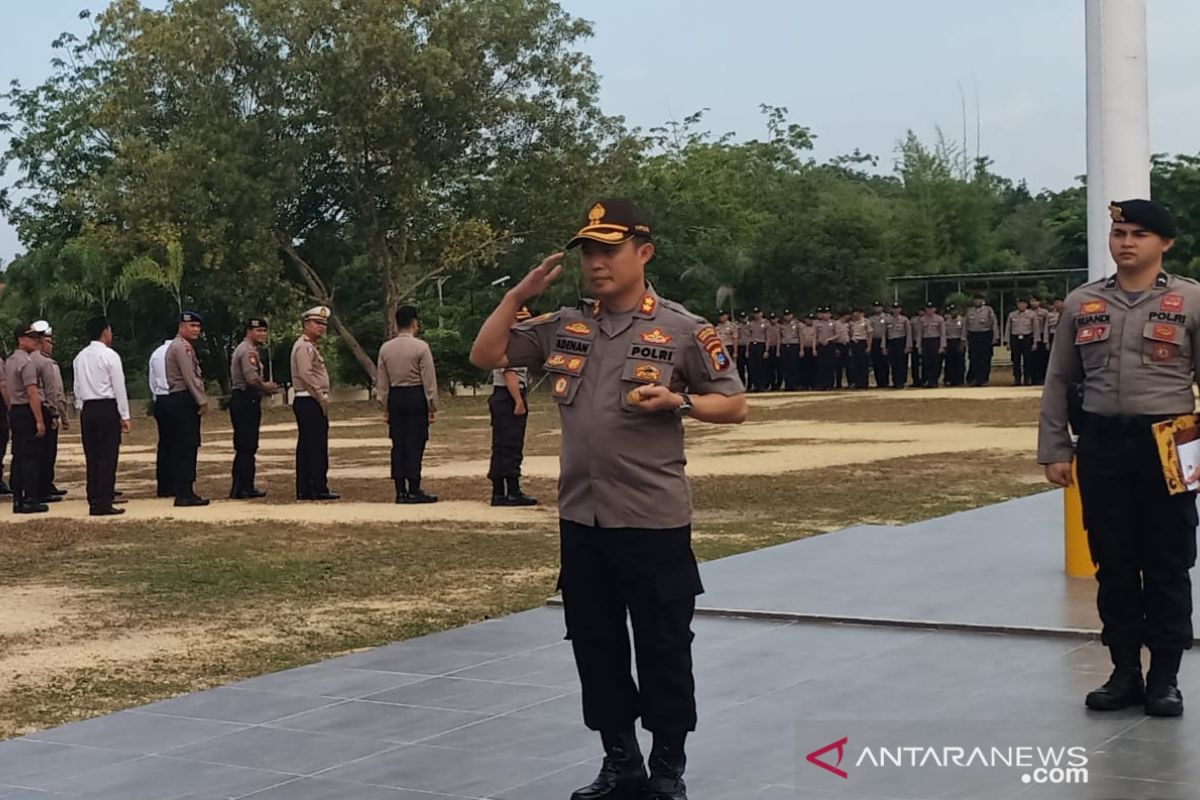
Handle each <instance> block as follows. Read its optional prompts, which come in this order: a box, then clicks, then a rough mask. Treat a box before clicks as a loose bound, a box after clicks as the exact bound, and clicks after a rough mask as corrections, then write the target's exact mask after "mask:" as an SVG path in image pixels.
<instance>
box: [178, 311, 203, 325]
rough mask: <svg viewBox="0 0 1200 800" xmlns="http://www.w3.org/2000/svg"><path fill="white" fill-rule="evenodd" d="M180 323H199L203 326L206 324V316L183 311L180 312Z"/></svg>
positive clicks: (195, 312)
mask: <svg viewBox="0 0 1200 800" xmlns="http://www.w3.org/2000/svg"><path fill="white" fill-rule="evenodd" d="M179 321H180V322H199V323H200V324H201V325H203V324H204V315H203V314H201V313H200V312H199V311H181V312H179Z"/></svg>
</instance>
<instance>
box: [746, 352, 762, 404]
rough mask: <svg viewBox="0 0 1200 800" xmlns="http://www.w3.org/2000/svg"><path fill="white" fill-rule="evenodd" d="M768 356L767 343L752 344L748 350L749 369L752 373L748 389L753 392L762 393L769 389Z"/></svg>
mask: <svg viewBox="0 0 1200 800" xmlns="http://www.w3.org/2000/svg"><path fill="white" fill-rule="evenodd" d="M766 354H767V344H766V342H751V343H750V345H749V346H748V347H747V348H746V360H747V362H748V364H749V366H748V367H747V368H748V369H749V371H750V385H749V386H748V387H747V388H748V389H749V390H750V391H752V392H762V391H765V390H766V388H767V359H766Z"/></svg>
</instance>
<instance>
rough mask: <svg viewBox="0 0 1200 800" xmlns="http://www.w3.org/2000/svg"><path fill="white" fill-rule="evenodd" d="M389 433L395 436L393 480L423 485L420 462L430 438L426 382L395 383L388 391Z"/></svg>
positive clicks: (393, 442)
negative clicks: (423, 384) (417, 383)
mask: <svg viewBox="0 0 1200 800" xmlns="http://www.w3.org/2000/svg"><path fill="white" fill-rule="evenodd" d="M388 435H389V436H390V437H391V439H392V480H393V481H396V484H397V488H399V485H400V481H402V480H407V481H408V482H409V484H410V485H411V486H413V487H419V486H420V485H421V462H422V461H423V460H424V458H425V443H426V442H428V441H429V401H428V400H427V399H426V398H425V387H423V386H393V387H392V388H391V390H390V391H388Z"/></svg>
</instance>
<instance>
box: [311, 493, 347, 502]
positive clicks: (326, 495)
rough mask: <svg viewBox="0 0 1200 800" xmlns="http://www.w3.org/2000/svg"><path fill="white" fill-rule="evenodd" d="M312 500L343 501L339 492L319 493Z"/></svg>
mask: <svg viewBox="0 0 1200 800" xmlns="http://www.w3.org/2000/svg"><path fill="white" fill-rule="evenodd" d="M309 499H310V500H341V499H342V496H341V495H340V494H338V493H337V492H317V493H316V494H314V495H313V496H312V497H311V498H309Z"/></svg>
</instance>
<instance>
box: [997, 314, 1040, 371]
mask: <svg viewBox="0 0 1200 800" xmlns="http://www.w3.org/2000/svg"><path fill="white" fill-rule="evenodd" d="M1037 328H1038V318H1037V314H1035V313H1033V311H1031V310H1030V309H1029V301H1027V300H1026V299H1025V298H1024V297H1022V298H1020V299H1019V300H1017V309H1016V311H1011V312H1009V314H1008V323H1007V324H1006V325H1005V326H1004V339H1005V341H1007V342H1008V349H1009V353H1010V354H1011V355H1012V370H1013V386H1032V385H1033V363H1032V360H1033V346H1034V340H1035V337H1036V334H1037Z"/></svg>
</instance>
